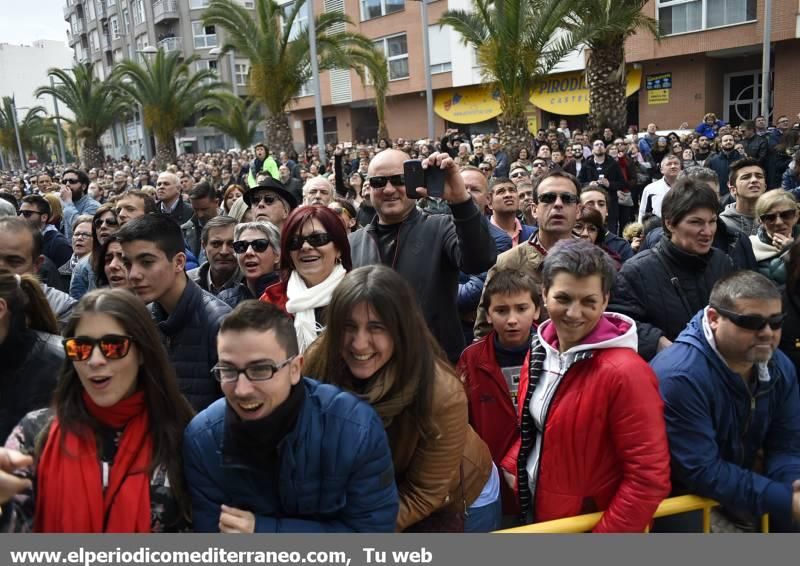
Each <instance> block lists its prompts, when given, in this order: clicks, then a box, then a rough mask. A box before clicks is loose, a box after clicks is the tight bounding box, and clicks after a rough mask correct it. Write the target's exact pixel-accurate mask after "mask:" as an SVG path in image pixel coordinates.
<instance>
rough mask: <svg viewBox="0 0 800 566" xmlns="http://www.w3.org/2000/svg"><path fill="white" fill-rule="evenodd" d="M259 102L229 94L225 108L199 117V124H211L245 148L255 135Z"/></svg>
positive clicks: (258, 115)
mask: <svg viewBox="0 0 800 566" xmlns="http://www.w3.org/2000/svg"><path fill="white" fill-rule="evenodd" d="M260 110H261V109H260V108H259V103H257V102H254V101H253V100H252V99H250V100H247V101H245V100H242V99H241V98H239V97H238V96H230V97H229V103H228V104H227V105H226V107H225V110H224V111H222V110H220V111H219V112H212V113H210V114H206V115H205V116H203V117H202V118H200V121H199V123H200V125H202V126H211V127H212V128H216V129H218V130H219V131H220V132H222V133H223V134H227V135H229V136H230V137H232V138H233V139H234V140H236V143H237V144H238V145H239V147H240V148H246V147H248V146H249V145H250V144H251V143H253V139H254V138H255V137H256V124H257V123H258V122H259V117H260V115H261V112H260Z"/></svg>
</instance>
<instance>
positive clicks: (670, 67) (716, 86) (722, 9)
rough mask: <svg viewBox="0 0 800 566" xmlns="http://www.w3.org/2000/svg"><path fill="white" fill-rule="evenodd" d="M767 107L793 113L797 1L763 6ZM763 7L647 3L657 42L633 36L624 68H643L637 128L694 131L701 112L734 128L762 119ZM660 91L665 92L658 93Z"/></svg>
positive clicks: (732, 0)
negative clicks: (767, 11) (768, 14)
mask: <svg viewBox="0 0 800 566" xmlns="http://www.w3.org/2000/svg"><path fill="white" fill-rule="evenodd" d="M770 1H771V3H772V18H771V28H772V29H771V34H770V49H771V66H770V72H771V77H772V80H771V81H770V83H771V84H770V89H769V91H770V107H771V108H772V115H773V116H774V117H777V116H780V115H782V114H786V115H788V116H790V117H792V118H793V117H795V116H796V115H797V113H798V112H800V72H798V70H800V1H798V0H770ZM764 5H765V0H650V2H649V3H648V4H647V5H646V6H645V8H644V12H645V13H646V14H647V15H649V16H652V17H654V18H656V19H657V20H658V23H659V28H660V30H661V33H662V35H663V39H662V40H661V41H660V42H656V41H655V40H653V38H652V37H648V36H644V35H636V36H634V37H632V38H630V40H629V41H628V43H627V45H626V57H627V60H628V61H629V62H632V63H637V64H639V65H641V67H642V74H643V81H644V85H643V87H642V90H641V91H640V92H639V96H638V110H639V123H640V124H643V125H644V124H647V123H649V122H655V123H656V124H657V125H658V127H659V129H672V128H677V127H678V126H679V125H680V124H681V123H682V122H688V123H689V125H690V126H691V127H694V126H696V125H697V124H698V123H700V121H701V120H702V118H703V114H705V113H706V112H714V113H715V114H716V115H717V116H718V117H719V118H722V119H723V120H726V121H729V122H731V123H733V124H739V123H741V122H742V121H743V120H747V119H751V118H754V117H755V116H758V115H759V114H760V113H761V67H762V41H763V38H764ZM665 85H666V86H667V87H668V88H664V87H665Z"/></svg>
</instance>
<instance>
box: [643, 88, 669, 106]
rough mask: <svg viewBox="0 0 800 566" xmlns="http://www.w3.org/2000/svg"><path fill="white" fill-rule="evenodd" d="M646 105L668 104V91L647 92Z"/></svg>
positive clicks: (663, 89)
mask: <svg viewBox="0 0 800 566" xmlns="http://www.w3.org/2000/svg"><path fill="white" fill-rule="evenodd" d="M647 104H669V89H668V88H660V89H658V90H648V91H647Z"/></svg>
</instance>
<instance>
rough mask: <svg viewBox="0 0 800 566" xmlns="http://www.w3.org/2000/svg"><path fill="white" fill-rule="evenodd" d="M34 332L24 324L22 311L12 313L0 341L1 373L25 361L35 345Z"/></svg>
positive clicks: (9, 370) (19, 365) (11, 369)
mask: <svg viewBox="0 0 800 566" xmlns="http://www.w3.org/2000/svg"><path fill="white" fill-rule="evenodd" d="M36 340H37V337H36V333H35V332H34V331H32V330H29V329H28V328H27V327H26V326H25V315H24V314H23V313H21V312H20V313H18V314H13V315H12V317H11V323H10V324H9V325H8V335H7V336H6V339H5V340H4V341H3V342H2V343H0V360H3V370H5V371H3V373H6V372H9V373H10V372H11V371H13V370H15V369H17V368H19V367H21V366H22V364H24V363H25V360H27V359H28V354H29V353H30V351H31V350H33V347H34V346H35V345H36Z"/></svg>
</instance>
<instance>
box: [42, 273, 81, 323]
mask: <svg viewBox="0 0 800 566" xmlns="http://www.w3.org/2000/svg"><path fill="white" fill-rule="evenodd" d="M42 291H44V295H45V297H47V302H48V303H50V308H51V309H53V314H55V315H56V319H57V320H58V325H59V326H60V327H61V328H63V327H64V326H65V325H66V324H67V320H69V316H70V315H71V314H72V309H73V308H74V307H75V305H76V304H77V302H78V301H76V300H75V299H73V298H72V297H70V296H69V295H67V294H66V293H64V292H63V291H59V290H58V289H55V288H53V287H49V286H47V285H45V284H44V283H42Z"/></svg>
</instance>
